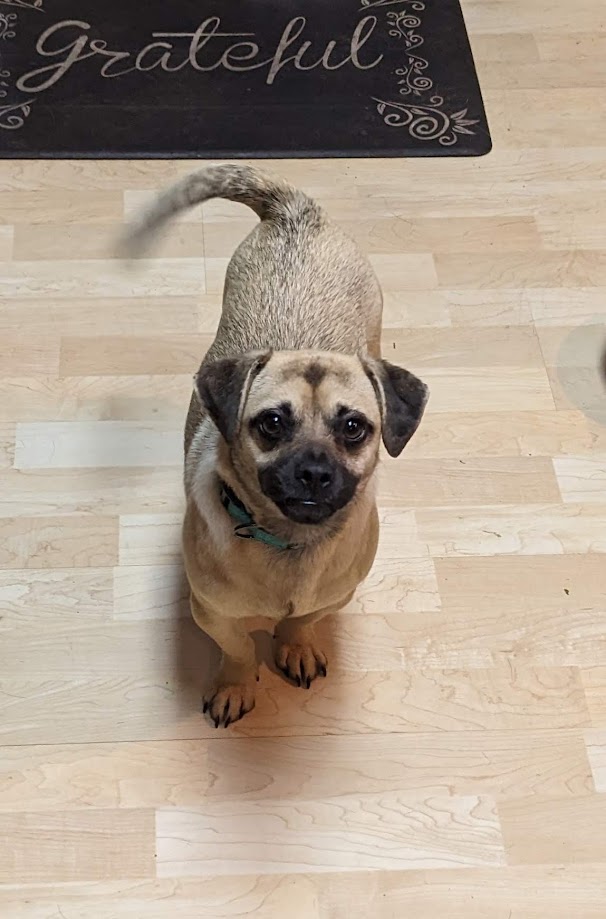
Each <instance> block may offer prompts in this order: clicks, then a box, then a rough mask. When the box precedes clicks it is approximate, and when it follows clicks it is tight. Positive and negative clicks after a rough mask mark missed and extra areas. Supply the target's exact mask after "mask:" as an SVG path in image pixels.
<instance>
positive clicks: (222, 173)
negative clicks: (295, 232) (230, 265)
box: [118, 164, 321, 258]
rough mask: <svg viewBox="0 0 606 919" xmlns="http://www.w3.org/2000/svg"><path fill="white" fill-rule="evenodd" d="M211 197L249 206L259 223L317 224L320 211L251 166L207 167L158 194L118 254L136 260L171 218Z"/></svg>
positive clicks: (127, 233)
mask: <svg viewBox="0 0 606 919" xmlns="http://www.w3.org/2000/svg"><path fill="white" fill-rule="evenodd" d="M211 198H227V199H228V200H229V201H239V202H240V203H242V204H246V205H248V207H250V208H252V210H253V211H255V213H256V214H258V215H259V217H260V218H261V220H275V221H288V222H295V223H296V222H302V221H306V220H312V221H318V220H319V219H320V214H321V212H320V208H319V207H318V206H317V205H316V204H315V203H314V201H312V199H311V198H308V197H307V195H305V194H304V193H303V192H302V191H299V190H298V189H296V188H294V187H293V186H292V185H289V184H288V183H287V182H284V181H282V180H280V179H276V178H273V177H270V176H268V175H265V174H264V173H262V172H260V171H259V170H257V169H254V168H253V167H251V166H240V165H236V164H233V165H232V164H225V165H221V166H210V167H209V168H208V169H202V170H200V171H199V172H195V173H193V174H192V175H190V176H187V177H186V178H185V179H182V180H181V181H180V182H178V183H177V184H176V185H173V187H172V188H169V189H168V190H167V191H165V192H164V193H163V194H161V195H160V196H159V197H158V198H157V199H156V200H155V201H154V202H153V203H152V205H151V206H150V207H149V208H148V209H147V210H146V211H144V212H143V213H142V214H141V216H140V217H139V218H138V219H137V220H136V221H135V222H134V223H133V224H132V225H131V226H130V227H128V229H127V231H126V233H125V234H124V236H123V237H122V239H121V240H120V243H119V247H118V255H119V256H121V257H123V258H136V257H137V256H140V255H141V254H143V253H144V252H145V250H146V249H147V248H148V247H149V245H150V244H151V243H152V242H153V240H154V238H155V236H156V235H157V234H158V233H159V231H160V230H161V229H162V227H163V226H164V225H165V224H166V223H167V222H168V221H169V220H171V218H172V217H174V216H176V215H177V214H179V213H180V212H181V211H185V210H188V209H189V208H191V207H195V205H197V204H202V203H203V202H204V201H208V200H209V199H211Z"/></svg>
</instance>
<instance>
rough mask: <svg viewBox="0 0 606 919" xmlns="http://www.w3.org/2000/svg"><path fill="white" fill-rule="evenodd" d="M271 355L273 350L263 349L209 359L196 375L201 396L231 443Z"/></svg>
mask: <svg viewBox="0 0 606 919" xmlns="http://www.w3.org/2000/svg"><path fill="white" fill-rule="evenodd" d="M270 357H271V351H263V352H255V353H251V354H242V355H239V356H238V357H226V358H222V359H221V360H218V361H209V363H204V364H202V366H201V368H200V370H199V372H198V373H197V374H196V376H195V377H194V383H195V387H196V393H197V395H198V399H199V400H200V402H201V403H202V405H203V406H204V408H205V409H206V410H207V412H208V414H209V415H210V417H211V418H212V420H213V421H214V423H215V424H216V426H217V428H218V429H219V433H220V434H222V435H223V437H224V438H225V440H226V441H227V443H228V444H231V443H233V441H234V438H235V436H236V434H237V432H238V429H239V427H240V420H241V418H242V412H243V411H244V406H245V405H246V399H247V397H248V393H249V391H250V387H251V386H252V383H253V380H254V379H255V377H256V376H257V375H258V374H259V373H260V372H261V370H262V369H263V368H264V367H265V365H266V364H267V362H268V361H269V359H270Z"/></svg>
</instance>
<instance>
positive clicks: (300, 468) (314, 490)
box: [295, 450, 334, 495]
mask: <svg viewBox="0 0 606 919" xmlns="http://www.w3.org/2000/svg"><path fill="white" fill-rule="evenodd" d="M295 476H296V478H297V480H298V481H299V482H300V483H301V485H304V486H305V488H306V489H308V490H309V492H310V494H317V495H321V494H322V492H323V491H325V490H326V489H327V488H330V486H331V485H332V484H333V480H334V472H333V466H332V463H331V462H330V459H329V457H328V454H327V453H325V452H324V451H323V450H310V451H308V452H307V453H305V455H304V456H302V457H301V459H300V460H299V462H298V463H297V468H296V470H295Z"/></svg>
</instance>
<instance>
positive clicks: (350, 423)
mask: <svg viewBox="0 0 606 919" xmlns="http://www.w3.org/2000/svg"><path fill="white" fill-rule="evenodd" d="M367 434H368V425H367V424H366V422H365V421H363V420H362V419H361V418H356V417H351V418H347V419H346V421H345V424H344V425H343V435H344V437H345V440H346V441H347V442H348V443H350V444H359V443H361V442H362V441H363V440H364V438H365V437H366V435H367Z"/></svg>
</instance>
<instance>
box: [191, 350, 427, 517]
mask: <svg viewBox="0 0 606 919" xmlns="http://www.w3.org/2000/svg"><path fill="white" fill-rule="evenodd" d="M196 391H197V393H198V397H199V399H200V401H201V403H202V404H203V406H204V407H205V408H206V410H207V411H208V413H209V415H210V417H211V418H212V420H213V422H214V423H215V425H216V426H217V428H218V429H219V431H220V433H221V435H222V436H223V438H224V439H225V441H226V442H227V445H228V447H229V453H230V458H231V460H232V463H233V465H234V468H235V469H236V470H237V472H238V478H239V479H240V480H241V481H243V482H244V481H245V482H247V483H255V484H254V486H253V487H254V490H255V492H256V493H257V494H261V495H263V496H264V498H265V499H266V500H268V501H269V502H271V503H272V504H273V505H274V506H276V507H277V508H278V509H279V510H280V512H281V513H282V514H283V515H284V517H286V518H287V519H288V520H290V521H292V522H294V523H299V524H322V523H324V522H325V521H328V520H329V519H330V518H331V517H333V515H334V514H336V513H337V512H339V511H342V510H343V509H344V508H346V507H347V505H348V504H349V503H350V502H351V501H352V499H353V498H354V496H355V495H356V494H357V493H358V492H359V491H360V490H361V489H363V488H364V486H365V484H366V483H367V482H368V480H369V479H370V477H371V475H372V473H373V471H374V469H375V466H376V464H377V458H378V452H379V444H380V440H381V437H382V439H383V443H384V444H385V447H386V448H387V451H388V452H389V453H390V455H391V456H398V455H399V454H400V453H401V452H402V450H403V449H404V447H405V446H406V444H407V443H408V441H409V440H410V438H411V437H412V435H413V434H414V432H415V430H416V429H417V427H418V425H419V422H420V420H421V417H422V415H423V410H424V408H425V403H426V401H427V396H428V392H427V387H426V386H425V385H424V384H423V383H422V382H421V381H420V380H418V379H417V378H416V377H415V376H413V375H412V374H411V373H409V372H408V371H406V370H402V369H401V368H399V367H395V366H393V365H392V364H389V363H387V361H375V360H372V359H370V358H366V357H356V356H350V355H344V354H336V353H321V352H305V351H296V352H273V353H272V352H266V353H256V354H248V355H243V356H241V357H235V358H226V359H223V360H218V361H215V362H213V363H209V364H206V365H203V367H202V369H201V370H200V373H199V374H198V375H197V376H196Z"/></svg>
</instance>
